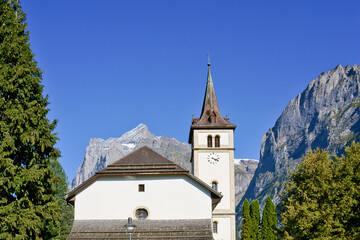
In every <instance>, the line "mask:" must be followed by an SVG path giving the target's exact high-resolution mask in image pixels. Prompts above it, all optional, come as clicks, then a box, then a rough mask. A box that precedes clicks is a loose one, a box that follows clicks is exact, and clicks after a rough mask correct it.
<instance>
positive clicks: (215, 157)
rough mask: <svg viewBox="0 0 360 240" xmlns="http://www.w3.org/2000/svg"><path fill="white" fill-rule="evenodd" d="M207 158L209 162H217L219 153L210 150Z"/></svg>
mask: <svg viewBox="0 0 360 240" xmlns="http://www.w3.org/2000/svg"><path fill="white" fill-rule="evenodd" d="M207 160H208V162H209V163H210V164H216V163H218V162H219V160H220V156H219V154H217V153H214V152H212V153H209V154H208V156H207Z"/></svg>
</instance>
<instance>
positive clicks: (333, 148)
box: [237, 65, 360, 210]
mask: <svg viewBox="0 0 360 240" xmlns="http://www.w3.org/2000/svg"><path fill="white" fill-rule="evenodd" d="M359 88H360V66H357V65H354V66H346V67H342V66H341V65H338V66H337V67H336V68H335V69H333V70H331V71H328V72H326V73H321V74H320V76H319V77H317V78H316V79H315V80H313V81H312V82H310V84H309V85H308V86H307V88H306V89H305V90H304V91H303V92H302V93H301V94H299V95H298V96H297V97H296V98H295V99H293V100H291V101H290V103H289V104H288V106H287V107H286V108H285V110H284V111H283V113H282V114H281V116H280V117H279V118H278V119H277V121H276V123H275V126H274V127H273V128H271V129H269V131H268V132H267V133H265V134H264V135H263V138H262V142H261V151H260V161H259V167H258V168H257V169H256V171H255V176H254V178H253V179H252V181H251V183H250V185H249V187H248V189H247V191H246V194H245V196H244V198H243V200H242V201H244V199H245V198H248V199H250V200H251V199H259V201H260V203H262V204H264V200H265V198H266V197H267V196H268V195H270V196H271V197H272V198H273V199H274V200H275V203H278V202H279V192H280V191H281V190H282V189H283V188H284V183H285V181H286V180H287V179H288V178H289V174H290V171H292V170H294V169H295V168H296V166H297V163H299V162H300V161H301V158H302V156H303V155H304V154H306V152H308V151H309V150H310V149H315V148H325V149H327V150H328V151H329V152H330V153H335V154H342V153H343V149H344V146H345V145H348V144H349V143H350V142H351V141H353V140H355V141H358V140H359V138H360V108H359V107H360V93H359ZM241 204H242V202H240V204H238V206H237V208H238V210H239V209H240V206H241Z"/></svg>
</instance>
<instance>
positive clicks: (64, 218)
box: [51, 159, 74, 240]
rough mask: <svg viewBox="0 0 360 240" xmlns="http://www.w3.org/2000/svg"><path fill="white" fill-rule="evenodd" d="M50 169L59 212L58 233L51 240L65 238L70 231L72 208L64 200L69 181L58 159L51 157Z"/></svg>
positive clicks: (72, 217) (72, 219) (72, 218)
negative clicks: (53, 173) (52, 171)
mask: <svg viewBox="0 0 360 240" xmlns="http://www.w3.org/2000/svg"><path fill="white" fill-rule="evenodd" d="M51 169H52V170H54V172H55V177H54V178H55V179H54V180H55V189H56V193H55V196H56V198H57V201H58V203H59V208H60V212H61V217H60V234H59V235H58V236H56V237H55V238H53V240H55V239H56V240H65V239H66V238H67V236H68V235H69V233H70V232H71V228H72V224H73V221H74V208H73V206H72V205H70V204H68V203H67V201H66V200H65V195H66V194H67V191H68V185H69V183H68V181H67V175H66V173H65V171H64V169H63V167H62V166H61V164H60V163H59V162H58V161H56V160H53V159H52V160H51Z"/></svg>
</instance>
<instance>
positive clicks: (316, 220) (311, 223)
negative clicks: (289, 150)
mask: <svg viewBox="0 0 360 240" xmlns="http://www.w3.org/2000/svg"><path fill="white" fill-rule="evenodd" d="M345 153H346V155H345V156H342V157H336V156H330V155H329V154H328V153H327V152H326V151H320V150H319V149H317V150H316V151H314V152H312V151H310V152H309V153H308V154H307V155H306V156H305V157H304V158H303V160H302V162H301V163H300V164H299V166H298V169H297V171H296V172H294V173H292V176H291V178H290V180H289V183H288V184H287V186H286V189H285V192H284V194H283V195H282V201H281V212H282V213H281V219H282V223H283V231H284V235H285V236H286V237H287V238H288V239H320V238H321V239H360V234H359V233H360V215H359V212H360V203H359V201H360V144H359V143H352V145H351V146H350V147H347V148H346V149H345Z"/></svg>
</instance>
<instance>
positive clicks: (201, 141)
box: [198, 132, 230, 146]
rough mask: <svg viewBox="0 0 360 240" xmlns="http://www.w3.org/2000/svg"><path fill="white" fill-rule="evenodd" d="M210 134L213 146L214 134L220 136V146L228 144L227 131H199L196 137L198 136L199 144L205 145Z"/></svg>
mask: <svg viewBox="0 0 360 240" xmlns="http://www.w3.org/2000/svg"><path fill="white" fill-rule="evenodd" d="M209 135H211V136H212V137H213V146H215V136H216V135H219V136H220V146H221V145H229V144H230V136H229V133H228V132H213V133H208V132H207V133H206V132H199V133H198V138H199V141H198V143H199V145H204V146H207V138H208V136H209Z"/></svg>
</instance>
